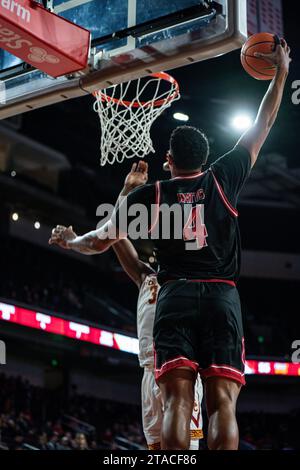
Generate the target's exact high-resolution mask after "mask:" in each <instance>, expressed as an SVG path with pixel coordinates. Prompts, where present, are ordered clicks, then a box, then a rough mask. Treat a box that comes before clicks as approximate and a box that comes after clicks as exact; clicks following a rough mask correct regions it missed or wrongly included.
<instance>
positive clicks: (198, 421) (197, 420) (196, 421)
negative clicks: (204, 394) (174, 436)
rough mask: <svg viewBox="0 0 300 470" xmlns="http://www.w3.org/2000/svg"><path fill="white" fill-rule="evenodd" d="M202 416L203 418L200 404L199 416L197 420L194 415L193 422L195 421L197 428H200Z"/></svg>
mask: <svg viewBox="0 0 300 470" xmlns="http://www.w3.org/2000/svg"><path fill="white" fill-rule="evenodd" d="M200 416H201V403H199V411H198V414H197V418H195V417H194V416H193V415H192V421H193V423H194V425H195V426H196V428H199V424H200Z"/></svg>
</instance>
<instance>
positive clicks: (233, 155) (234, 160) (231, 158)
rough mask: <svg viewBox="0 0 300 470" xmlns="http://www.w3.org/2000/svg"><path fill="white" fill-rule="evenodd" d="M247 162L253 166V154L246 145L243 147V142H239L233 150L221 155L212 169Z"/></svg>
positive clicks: (246, 163)
mask: <svg viewBox="0 0 300 470" xmlns="http://www.w3.org/2000/svg"><path fill="white" fill-rule="evenodd" d="M236 164H238V165H240V164H245V165H246V166H249V167H250V166H251V155H250V152H249V150H247V149H246V147H243V145H241V144H237V145H236V146H235V147H233V148H232V149H231V150H229V151H228V152H226V153H225V154H224V155H222V156H221V157H219V158H217V160H216V161H215V162H214V163H212V164H211V166H210V169H211V170H214V169H216V168H219V167H221V166H223V165H226V166H233V165H236Z"/></svg>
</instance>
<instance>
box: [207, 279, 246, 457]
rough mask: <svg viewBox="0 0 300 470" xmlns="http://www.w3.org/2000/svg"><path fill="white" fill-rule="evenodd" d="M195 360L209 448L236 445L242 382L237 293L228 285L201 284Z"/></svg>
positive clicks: (228, 447)
mask: <svg viewBox="0 0 300 470" xmlns="http://www.w3.org/2000/svg"><path fill="white" fill-rule="evenodd" d="M200 290H201V302H200V321H201V325H202V327H201V338H199V352H198V362H199V371H200V374H201V377H202V378H203V379H204V381H205V392H206V403H207V412H208V416H209V432H208V446H209V448H210V449H231V450H235V449H237V448H238V426H237V422H236V417H235V409H236V402H237V399H238V396H239V393H240V390H241V386H242V385H244V384H245V378H244V368H245V366H244V338H243V326H242V317H241V308H240V301H239V295H238V292H237V290H236V288H235V287H233V286H230V285H228V284H223V283H219V284H214V283H212V284H209V283H207V284H202V285H200Z"/></svg>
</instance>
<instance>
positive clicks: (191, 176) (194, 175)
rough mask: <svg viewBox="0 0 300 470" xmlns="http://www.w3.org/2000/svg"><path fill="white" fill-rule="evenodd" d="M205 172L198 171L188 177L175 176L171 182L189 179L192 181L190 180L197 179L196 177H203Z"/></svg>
mask: <svg viewBox="0 0 300 470" xmlns="http://www.w3.org/2000/svg"><path fill="white" fill-rule="evenodd" d="M204 173H205V172H204V171H198V172H197V173H192V174H191V175H188V176H180V175H179V176H175V177H174V178H171V179H172V180H178V179H180V180H189V179H192V178H197V177H198V176H201V175H203V174H204Z"/></svg>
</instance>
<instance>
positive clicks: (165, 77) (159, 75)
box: [93, 72, 179, 108]
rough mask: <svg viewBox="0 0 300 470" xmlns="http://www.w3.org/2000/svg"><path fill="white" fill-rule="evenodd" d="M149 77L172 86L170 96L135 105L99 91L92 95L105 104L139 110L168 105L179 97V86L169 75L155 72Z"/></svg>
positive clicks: (132, 102)
mask: <svg viewBox="0 0 300 470" xmlns="http://www.w3.org/2000/svg"><path fill="white" fill-rule="evenodd" d="M149 76H150V77H154V78H160V79H162V80H165V81H166V82H169V83H171V84H172V85H173V87H174V91H173V93H171V95H170V96H168V97H167V98H163V99H160V100H156V101H141V102H140V103H135V102H134V101H123V100H120V99H118V98H113V97H112V96H109V95H106V94H105V93H102V91H101V90H99V91H94V93H93V95H94V96H95V97H96V98H98V97H99V96H100V99H101V101H106V102H108V103H109V102H113V103H116V104H120V105H122V106H126V107H129V106H131V107H132V108H140V107H142V106H151V105H152V106H154V107H158V106H163V105H164V104H166V103H169V102H170V101H173V100H174V99H175V98H176V97H177V96H178V95H179V85H178V82H177V81H176V80H175V78H173V77H172V76H171V75H169V74H168V73H166V72H157V73H151V74H150V75H149Z"/></svg>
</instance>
